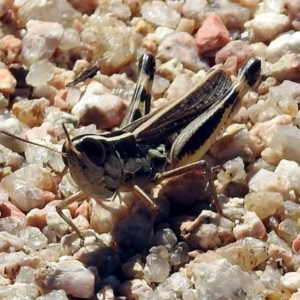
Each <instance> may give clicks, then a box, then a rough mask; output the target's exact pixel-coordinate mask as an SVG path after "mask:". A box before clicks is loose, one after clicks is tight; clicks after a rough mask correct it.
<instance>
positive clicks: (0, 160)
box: [0, 145, 24, 171]
mask: <svg viewBox="0 0 300 300" xmlns="http://www.w3.org/2000/svg"><path fill="white" fill-rule="evenodd" d="M23 162H24V158H23V157H22V156H21V155H19V154H17V153H15V152H13V151H11V150H10V149H8V148H6V147H4V146H2V145H0V165H1V166H5V167H10V168H11V169H12V170H13V171H15V170H17V169H19V168H20V167H21V165H22V163H23Z"/></svg>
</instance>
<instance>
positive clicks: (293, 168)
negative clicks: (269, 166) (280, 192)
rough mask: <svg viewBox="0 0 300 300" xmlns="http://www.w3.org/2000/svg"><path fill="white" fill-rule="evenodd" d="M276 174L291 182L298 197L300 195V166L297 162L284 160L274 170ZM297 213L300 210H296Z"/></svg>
mask: <svg viewBox="0 0 300 300" xmlns="http://www.w3.org/2000/svg"><path fill="white" fill-rule="evenodd" d="M274 173H275V174H277V175H279V176H280V177H281V178H283V179H285V180H286V181H287V182H289V183H290V184H291V188H292V189H293V190H294V192H295V193H296V194H297V195H299V194H300V187H299V184H298V183H299V180H300V166H299V165H298V164H297V163H296V162H294V161H290V160H286V159H282V160H281V161H280V162H279V164H278V165H277V167H276V169H275V170H274ZM285 203H286V202H285ZM296 211H299V209H297V210H296V209H295V212H296Z"/></svg>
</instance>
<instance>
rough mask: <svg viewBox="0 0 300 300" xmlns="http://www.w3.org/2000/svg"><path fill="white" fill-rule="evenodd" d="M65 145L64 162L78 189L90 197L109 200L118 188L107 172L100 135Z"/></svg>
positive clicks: (68, 140) (79, 138)
mask: <svg viewBox="0 0 300 300" xmlns="http://www.w3.org/2000/svg"><path fill="white" fill-rule="evenodd" d="M65 132H66V131H65ZM66 136H67V140H66V142H65V143H64V145H63V149H62V152H63V160H64V163H65V165H66V166H67V167H68V168H69V170H70V174H71V176H72V178H73V180H74V182H75V183H76V184H77V185H78V187H79V188H80V189H81V190H82V191H83V192H84V193H85V194H86V195H88V196H89V197H92V198H108V197H111V196H112V195H113V194H114V192H115V190H116V189H117V188H118V183H119V182H118V180H115V181H114V180H112V179H111V177H110V174H109V172H108V171H107V159H108V157H107V153H106V148H105V147H104V144H103V143H104V142H103V141H102V140H101V139H97V137H98V135H81V136H77V137H75V138H73V139H71V138H70V137H69V135H68V133H67V132H66Z"/></svg>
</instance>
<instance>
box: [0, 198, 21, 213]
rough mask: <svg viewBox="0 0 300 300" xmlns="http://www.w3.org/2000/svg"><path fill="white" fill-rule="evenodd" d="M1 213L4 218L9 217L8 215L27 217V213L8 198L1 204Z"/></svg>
mask: <svg viewBox="0 0 300 300" xmlns="http://www.w3.org/2000/svg"><path fill="white" fill-rule="evenodd" d="M7 197H8V195H7ZM0 213H1V217H2V218H7V217H17V218H25V214H24V213H23V212H22V211H21V210H20V209H18V208H17V207H16V206H15V205H13V204H12V203H11V202H10V201H8V200H7V201H5V202H3V203H2V204H1V205H0Z"/></svg>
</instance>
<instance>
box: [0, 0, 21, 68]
mask: <svg viewBox="0 0 300 300" xmlns="http://www.w3.org/2000/svg"><path fill="white" fill-rule="evenodd" d="M6 2H13V1H11V0H9V1H6ZM0 5H1V3H0ZM0 14H1V8H0ZM21 49H22V42H21V40H20V39H18V38H16V37H15V36H13V35H11V34H8V35H5V36H4V37H3V38H2V39H1V40H0V57H1V61H2V62H5V63H6V64H8V65H10V64H12V63H14V62H16V60H17V58H18V55H19V53H20V51H21Z"/></svg>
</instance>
